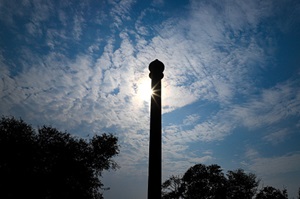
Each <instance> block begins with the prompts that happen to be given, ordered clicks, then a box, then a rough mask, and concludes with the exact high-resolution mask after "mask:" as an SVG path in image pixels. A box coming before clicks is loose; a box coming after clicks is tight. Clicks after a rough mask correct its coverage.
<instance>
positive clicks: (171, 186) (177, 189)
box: [162, 176, 184, 199]
mask: <svg viewBox="0 0 300 199" xmlns="http://www.w3.org/2000/svg"><path fill="white" fill-rule="evenodd" d="M182 185H183V184H182V179H181V178H180V177H179V176H171V177H170V178H169V179H168V180H166V181H165V182H164V183H163V184H162V199H175V198H177V199H179V198H183V195H182V194H183V191H184V187H183V186H182Z"/></svg>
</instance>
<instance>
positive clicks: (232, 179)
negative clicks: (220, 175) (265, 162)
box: [227, 169, 259, 199]
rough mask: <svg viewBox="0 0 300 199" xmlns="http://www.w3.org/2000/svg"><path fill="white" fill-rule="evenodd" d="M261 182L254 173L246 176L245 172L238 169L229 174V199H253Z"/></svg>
mask: <svg viewBox="0 0 300 199" xmlns="http://www.w3.org/2000/svg"><path fill="white" fill-rule="evenodd" d="M258 184H259V180H257V179H256V175H255V174H253V173H249V174H246V173H245V172H244V170H242V169H238V170H235V171H228V172H227V198H230V199H240V198H243V199H251V198H252V197H253V196H254V195H255V193H256V191H257V186H258Z"/></svg>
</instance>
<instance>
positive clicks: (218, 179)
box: [182, 164, 226, 199]
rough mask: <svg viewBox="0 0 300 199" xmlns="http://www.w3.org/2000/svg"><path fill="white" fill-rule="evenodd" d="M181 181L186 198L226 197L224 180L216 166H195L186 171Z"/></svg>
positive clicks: (220, 170) (216, 198)
mask: <svg viewBox="0 0 300 199" xmlns="http://www.w3.org/2000/svg"><path fill="white" fill-rule="evenodd" d="M182 180H183V183H184V187H185V193H184V194H185V196H186V198H189V199H209V198H215V199H218V198H220V199H221V198H222V199H223V198H224V195H226V192H225V191H226V178H225V176H224V174H223V173H222V169H221V167H220V166H218V165H215V164H214V165H210V166H205V165H203V164H197V165H195V166H193V167H191V168H190V169H188V170H187V171H186V173H185V174H184V176H183V178H182Z"/></svg>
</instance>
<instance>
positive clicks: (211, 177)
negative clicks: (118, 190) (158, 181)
mask: <svg viewBox="0 0 300 199" xmlns="http://www.w3.org/2000/svg"><path fill="white" fill-rule="evenodd" d="M258 184H259V181H258V180H257V179H256V176H255V174H252V173H249V174H246V173H245V172H244V171H243V170H241V169H239V170H236V171H228V173H227V175H226V176H225V175H224V173H223V172H222V169H221V167H220V166H218V165H215V164H214V165H210V166H206V165H203V164H196V165H195V166H192V167H191V168H189V169H188V170H187V171H186V172H185V174H184V175H183V177H182V178H179V177H174V176H172V177H171V178H170V179H168V180H166V181H165V182H164V183H163V185H162V198H163V199H169V198H173V199H175V198H188V199H218V198H222V199H224V198H228V199H229V198H230V199H240V198H245V199H248V198H249V199H251V198H252V197H253V196H254V195H255V193H256V189H257V186H258Z"/></svg>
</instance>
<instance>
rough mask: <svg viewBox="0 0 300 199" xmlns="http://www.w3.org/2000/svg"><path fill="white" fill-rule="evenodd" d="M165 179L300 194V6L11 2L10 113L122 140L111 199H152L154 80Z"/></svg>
mask: <svg viewBox="0 0 300 199" xmlns="http://www.w3.org/2000/svg"><path fill="white" fill-rule="evenodd" d="M155 59H159V60H160V61H162V62H163V63H164V65H165V71H164V78H163V79H162V106H163V107H162V112H163V115H162V142H163V143H162V145H163V152H162V153H163V160H162V163H163V168H162V172H163V180H165V179H167V178H168V177H170V176H171V175H182V174H184V172H185V171H186V170H187V169H188V168H189V167H191V166H193V165H195V164H199V163H202V164H206V165H210V164H218V165H220V166H221V167H222V168H223V170H224V172H226V171H228V170H235V169H238V168H242V169H244V170H245V171H246V172H253V173H255V174H256V175H257V176H258V177H259V178H260V179H261V183H260V187H262V186H263V185H265V186H266V185H270V186H274V187H276V188H279V189H283V188H287V190H288V193H289V196H290V198H292V197H296V195H297V192H298V188H299V187H300V145H299V141H300V78H299V77H300V2H299V1H298V0H263V1H261V0H251V1H250V0H190V1H188V0H181V1H179V0H178V1H177V0H143V1H138V0H98V1H96V0H79V1H76V0H72V1H70V0H64V1H59V0H0V115H3V116H14V117H16V118H22V119H23V120H24V121H26V122H27V123H29V124H32V125H33V126H34V127H38V126H42V125H44V124H45V125H51V126H53V127H55V128H57V129H59V130H61V131H67V132H69V133H71V134H73V135H75V136H80V137H82V138H86V139H88V138H90V137H92V136H93V135H95V134H101V133H113V134H114V135H116V136H117V137H118V138H119V145H120V154H119V155H118V156H117V157H116V158H115V161H116V162H117V163H118V164H119V166H120V169H118V170H117V171H109V172H105V173H104V174H103V179H102V180H103V182H104V185H105V186H106V187H110V190H109V191H105V192H104V197H105V198H107V199H119V198H122V199H132V198H140V199H143V198H146V197H147V180H148V147H149V115H150V113H149V106H150V104H149V101H150V94H149V92H147V91H149V88H150V83H151V82H150V81H151V80H150V78H149V70H148V66H149V64H150V62H152V61H153V60H155Z"/></svg>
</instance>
